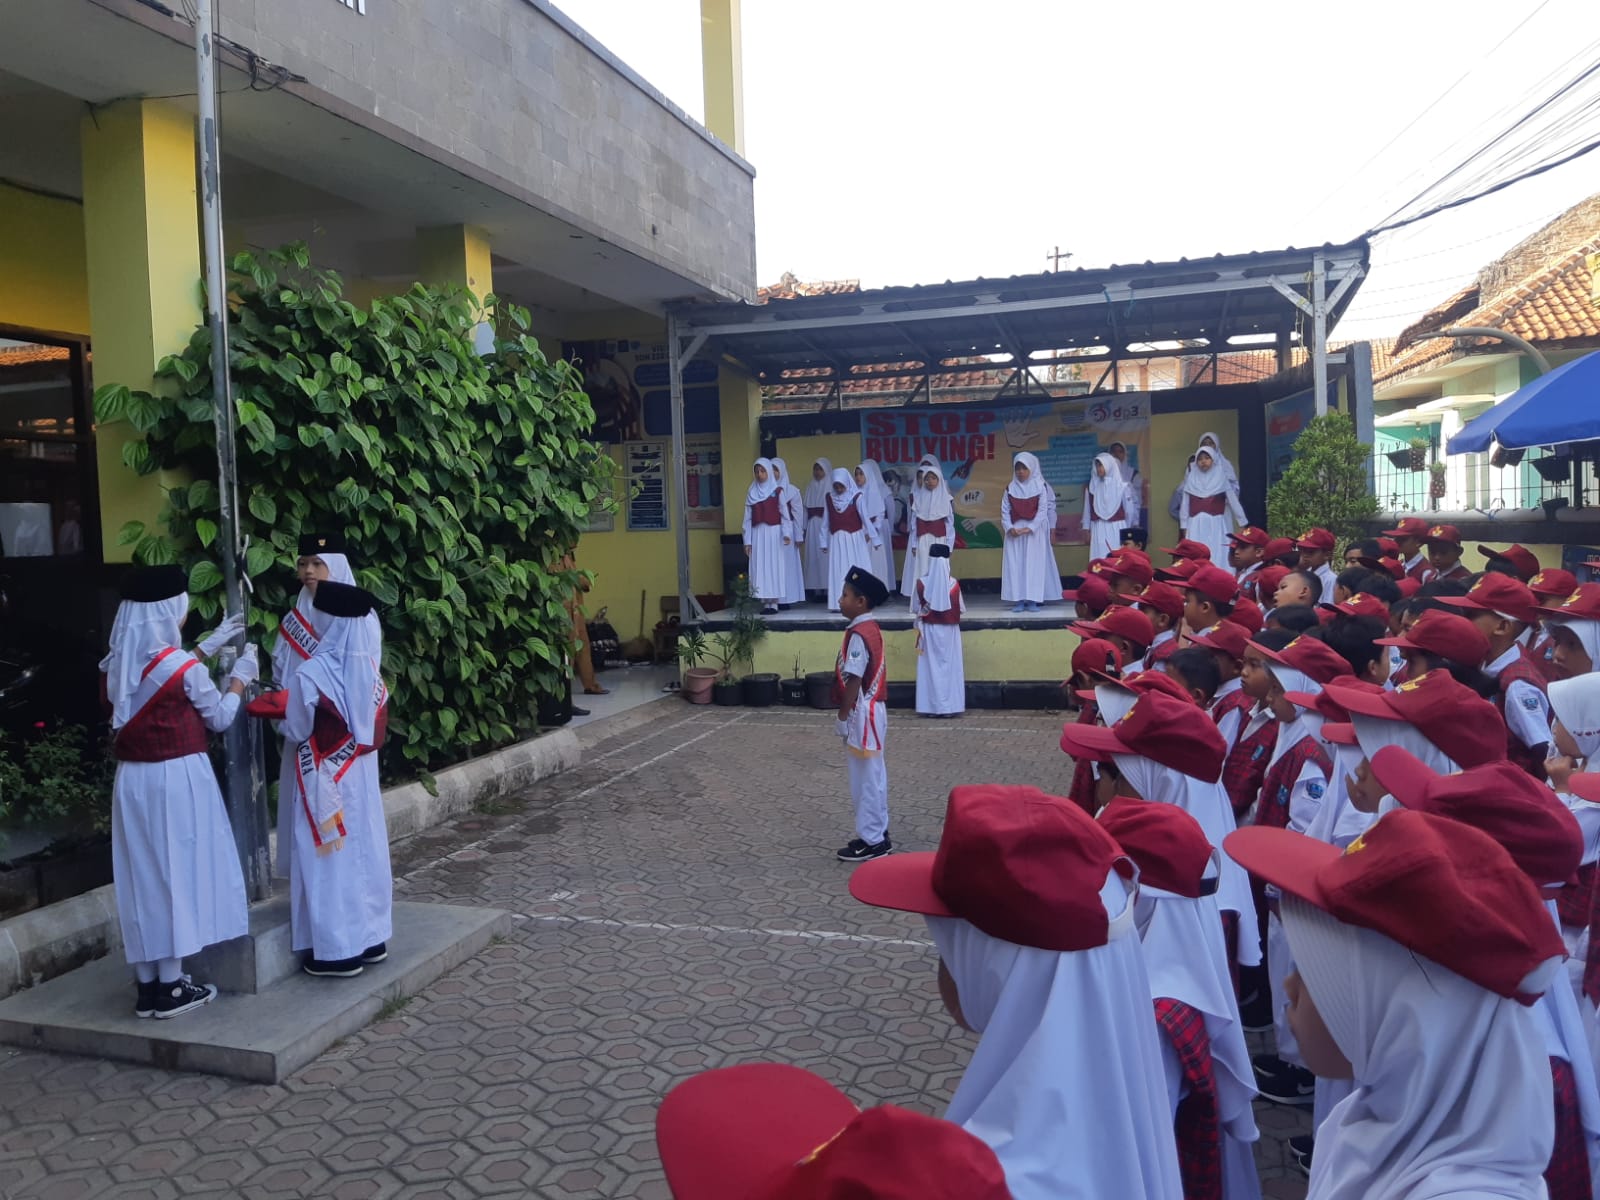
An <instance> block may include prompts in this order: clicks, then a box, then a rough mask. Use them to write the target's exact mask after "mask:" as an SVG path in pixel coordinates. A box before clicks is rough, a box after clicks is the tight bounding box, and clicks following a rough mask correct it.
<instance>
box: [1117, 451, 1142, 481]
mask: <svg viewBox="0 0 1600 1200" xmlns="http://www.w3.org/2000/svg"><path fill="white" fill-rule="evenodd" d="M1111 444H1112V445H1113V446H1121V447H1122V452H1123V453H1124V454H1126V453H1127V452H1128V443H1127V442H1112V443H1111ZM1111 457H1112V460H1113V461H1115V462H1116V464H1117V470H1118V471H1120V472H1121V473H1122V481H1123V482H1124V483H1132V482H1133V477H1134V476H1135V475H1137V474H1138V473H1139V472H1137V471H1135V470H1134V469H1133V464H1132V463H1130V462H1125V461H1123V460H1122V459H1120V458H1117V456H1116V455H1115V454H1113V455H1112V456H1111Z"/></svg>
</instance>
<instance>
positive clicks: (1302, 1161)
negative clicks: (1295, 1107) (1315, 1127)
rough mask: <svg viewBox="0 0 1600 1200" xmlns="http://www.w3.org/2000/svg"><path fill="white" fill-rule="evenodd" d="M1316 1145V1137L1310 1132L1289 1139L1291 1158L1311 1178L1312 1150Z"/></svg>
mask: <svg viewBox="0 0 1600 1200" xmlns="http://www.w3.org/2000/svg"><path fill="white" fill-rule="evenodd" d="M1314 1145H1315V1139H1314V1138H1313V1137H1312V1136H1311V1134H1309V1133H1302V1134H1300V1135H1298V1136H1297V1137H1292V1138H1290V1139H1289V1158H1290V1160H1291V1161H1292V1162H1293V1163H1294V1165H1295V1166H1296V1167H1298V1168H1300V1170H1301V1172H1302V1173H1304V1175H1305V1177H1306V1178H1307V1179H1309V1178H1311V1151H1312V1149H1313V1147H1314Z"/></svg>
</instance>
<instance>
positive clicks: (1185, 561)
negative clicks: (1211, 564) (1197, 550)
mask: <svg viewBox="0 0 1600 1200" xmlns="http://www.w3.org/2000/svg"><path fill="white" fill-rule="evenodd" d="M1206 565H1207V564H1206V563H1205V562H1203V561H1201V560H1200V559H1198V558H1180V559H1179V560H1178V561H1177V562H1175V563H1173V564H1172V565H1171V566H1170V567H1157V568H1156V578H1157V579H1165V580H1166V581H1167V582H1168V583H1187V582H1188V580H1189V579H1190V578H1191V577H1192V576H1193V575H1194V573H1195V572H1196V571H1198V570H1200V569H1201V568H1202V567H1204V566H1206Z"/></svg>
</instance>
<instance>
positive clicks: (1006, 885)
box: [850, 705, 1221, 951]
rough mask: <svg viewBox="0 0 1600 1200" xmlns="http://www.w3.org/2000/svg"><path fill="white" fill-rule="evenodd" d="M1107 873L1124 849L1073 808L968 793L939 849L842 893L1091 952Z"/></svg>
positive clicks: (970, 789)
mask: <svg viewBox="0 0 1600 1200" xmlns="http://www.w3.org/2000/svg"><path fill="white" fill-rule="evenodd" d="M1135 707H1137V705H1136V706H1135ZM1084 728H1085V729H1089V728H1094V727H1093V726H1087V725H1086V726H1084ZM1218 736H1219V737H1220V736H1221V735H1220V734H1219V735H1218ZM1114 868H1116V869H1118V870H1119V872H1120V873H1122V874H1124V875H1128V874H1131V872H1130V871H1129V870H1128V869H1127V868H1128V864H1127V862H1126V856H1125V855H1124V854H1123V853H1122V848H1121V847H1120V846H1118V845H1117V843H1116V842H1115V841H1114V840H1113V839H1112V837H1111V835H1110V834H1109V833H1107V832H1106V831H1105V830H1103V829H1101V828H1100V826H1098V825H1096V824H1095V822H1094V818H1093V817H1091V816H1090V815H1089V814H1088V813H1086V812H1084V811H1083V809H1081V808H1079V807H1078V806H1077V805H1076V804H1074V803H1073V802H1072V801H1071V800H1063V799H1062V798H1061V797H1060V796H1047V795H1046V794H1045V793H1043V792H1041V791H1040V790H1039V789H1038V788H1034V787H1016V786H1011V785H1008V784H999V783H982V784H970V785H964V786H962V787H958V788H955V789H953V790H952V791H951V793H950V803H949V805H948V806H947V807H946V809H945V816H944V832H943V833H942V834H941V835H940V836H939V849H938V850H936V851H934V852H933V853H931V854H930V853H927V852H926V851H924V852H922V853H912V854H896V855H893V856H891V857H889V858H879V859H874V860H873V861H872V862H869V863H865V864H863V865H862V866H861V867H859V868H857V869H856V871H855V873H854V874H852V875H851V876H850V894H851V895H852V896H854V897H855V898H856V899H857V900H860V901H861V902H862V903H864V904H872V905H876V906H877V907H879V908H895V909H899V910H901V911H902V912H914V913H922V914H923V915H924V916H929V917H960V918H961V919H962V920H965V921H969V922H971V923H972V924H973V925H976V926H977V927H978V928H979V929H981V930H983V932H984V933H987V934H988V935H989V936H990V937H995V938H999V939H1000V940H1001V941H1006V942H1011V943H1012V944H1014V945H1017V946H1033V947H1036V948H1038V949H1040V950H1061V951H1070V950H1092V949H1094V948H1095V947H1096V946H1104V945H1105V944H1106V943H1107V941H1109V940H1110V929H1111V921H1110V917H1109V916H1108V914H1107V913H1106V909H1105V905H1104V904H1103V903H1102V902H1101V899H1100V889H1101V888H1103V887H1104V886H1105V882H1106V876H1107V875H1109V874H1110V873H1111V871H1112V870H1113V869H1114Z"/></svg>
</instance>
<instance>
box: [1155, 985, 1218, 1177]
mask: <svg viewBox="0 0 1600 1200" xmlns="http://www.w3.org/2000/svg"><path fill="white" fill-rule="evenodd" d="M1155 1005H1156V1023H1157V1024H1159V1025H1160V1026H1161V1032H1162V1033H1163V1034H1164V1035H1165V1036H1166V1039H1167V1041H1168V1042H1170V1043H1171V1044H1172V1048H1173V1049H1174V1050H1175V1051H1177V1054H1178V1064H1179V1065H1180V1066H1181V1067H1182V1068H1183V1081H1184V1083H1186V1084H1188V1085H1189V1094H1188V1095H1187V1096H1185V1097H1184V1098H1183V1099H1182V1100H1181V1101H1180V1102H1179V1103H1178V1115H1177V1118H1176V1119H1175V1121H1174V1122H1173V1132H1174V1133H1175V1134H1176V1135H1177V1141H1178V1172H1179V1174H1180V1175H1182V1177H1183V1200H1222V1122H1221V1117H1220V1115H1219V1113H1218V1109H1217V1076H1216V1071H1215V1069H1214V1067H1213V1066H1212V1062H1211V1036H1210V1034H1209V1033H1207V1031H1206V1018H1205V1014H1204V1013H1202V1012H1200V1011H1199V1010H1198V1009H1195V1008H1191V1007H1190V1006H1189V1005H1187V1004H1184V1003H1183V1002H1181V1001H1179V1000H1168V999H1164V998H1163V999H1160V1000H1157V1001H1156V1002H1155Z"/></svg>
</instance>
